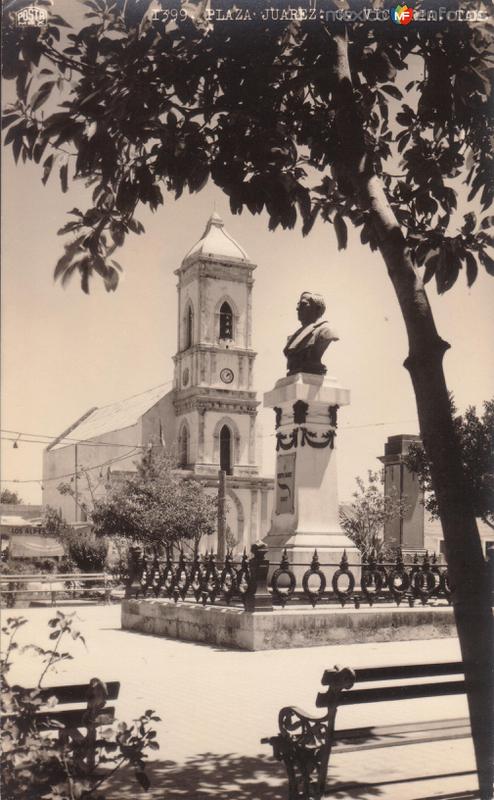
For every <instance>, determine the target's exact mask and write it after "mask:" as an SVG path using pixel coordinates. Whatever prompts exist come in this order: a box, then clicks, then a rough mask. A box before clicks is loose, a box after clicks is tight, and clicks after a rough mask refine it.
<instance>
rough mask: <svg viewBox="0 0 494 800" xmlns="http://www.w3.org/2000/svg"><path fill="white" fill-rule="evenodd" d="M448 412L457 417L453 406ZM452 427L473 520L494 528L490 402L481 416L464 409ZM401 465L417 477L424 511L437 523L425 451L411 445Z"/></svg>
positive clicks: (492, 404) (492, 410)
mask: <svg viewBox="0 0 494 800" xmlns="http://www.w3.org/2000/svg"><path fill="white" fill-rule="evenodd" d="M452 412H453V414H457V410H456V408H455V405H454V403H453V402H452ZM454 426H455V432H456V437H457V439H458V442H459V444H460V450H461V455H462V461H463V472H464V475H465V485H466V491H467V493H468V495H469V497H470V501H471V503H472V505H473V508H474V511H475V516H476V517H478V518H480V519H481V520H482V521H483V522H485V523H486V525H489V526H490V527H491V528H494V399H493V400H488V401H486V402H485V403H484V412H483V414H482V416H478V415H477V412H476V409H475V408H474V407H473V406H470V407H469V408H467V410H466V411H465V414H459V415H457V416H455V418H454ZM405 463H406V465H407V467H408V469H410V470H412V472H415V473H417V475H418V479H419V482H420V485H421V487H422V489H424V491H425V492H426V493H427V494H426V499H425V503H424V505H425V508H426V509H427V511H428V512H429V513H430V515H431V517H432V518H434V519H437V518H438V516H439V508H438V504H437V499H436V495H435V493H434V488H433V485H432V479H431V470H430V467H431V465H430V460H429V459H428V457H427V455H426V453H425V450H424V449H423V448H422V447H421V446H420V445H417V444H412V445H411V446H410V449H409V452H408V454H407V456H406V458H405Z"/></svg>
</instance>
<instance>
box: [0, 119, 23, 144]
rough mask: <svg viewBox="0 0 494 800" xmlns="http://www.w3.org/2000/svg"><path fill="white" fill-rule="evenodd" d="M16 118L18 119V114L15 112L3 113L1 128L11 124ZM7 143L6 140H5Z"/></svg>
mask: <svg viewBox="0 0 494 800" xmlns="http://www.w3.org/2000/svg"><path fill="white" fill-rule="evenodd" d="M16 119H19V114H18V113H17V112H16V113H15V114H5V115H4V116H3V117H2V130H4V128H7V127H8V126H9V125H12V123H13V122H15V120H16ZM6 143H7V144H8V142H6Z"/></svg>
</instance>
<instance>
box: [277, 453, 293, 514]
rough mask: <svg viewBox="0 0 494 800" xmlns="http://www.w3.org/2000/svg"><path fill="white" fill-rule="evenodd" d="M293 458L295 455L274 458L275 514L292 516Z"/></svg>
mask: <svg viewBox="0 0 494 800" xmlns="http://www.w3.org/2000/svg"><path fill="white" fill-rule="evenodd" d="M295 458H296V453H289V454H286V455H278V456H277V458H276V513H277V514H293V513H294V511H295Z"/></svg>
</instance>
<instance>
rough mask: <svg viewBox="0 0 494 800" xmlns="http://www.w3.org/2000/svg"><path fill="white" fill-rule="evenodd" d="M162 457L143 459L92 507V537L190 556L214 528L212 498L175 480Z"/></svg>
mask: <svg viewBox="0 0 494 800" xmlns="http://www.w3.org/2000/svg"><path fill="white" fill-rule="evenodd" d="M173 466H174V465H173V462H172V461H171V459H170V458H168V457H167V456H165V455H161V454H160V455H156V454H154V453H153V452H152V451H149V452H148V453H146V454H145V455H144V457H143V459H142V462H141V463H140V464H138V466H137V472H136V473H135V474H133V475H132V476H131V477H129V478H125V479H124V480H123V481H122V482H120V483H118V484H117V485H115V486H114V487H113V488H112V489H110V491H109V493H108V497H107V498H106V499H104V500H97V501H96V502H95V506H94V510H93V512H92V522H93V526H94V531H95V533H96V534H100V535H106V536H116V535H118V536H123V537H126V538H127V539H129V540H131V541H134V542H139V543H142V544H144V545H148V546H151V547H153V548H155V549H157V550H158V549H161V548H163V547H173V546H174V545H179V546H185V547H189V548H190V549H192V550H193V551H195V550H196V549H197V546H198V543H199V541H200V539H201V538H202V537H203V536H207V535H209V534H212V533H213V531H214V530H215V524H216V507H217V501H216V499H215V498H213V497H211V496H210V495H208V494H206V492H205V491H204V488H203V487H202V485H201V484H200V483H199V482H198V481H195V480H192V479H184V478H178V477H177V476H176V475H175V474H174V472H173Z"/></svg>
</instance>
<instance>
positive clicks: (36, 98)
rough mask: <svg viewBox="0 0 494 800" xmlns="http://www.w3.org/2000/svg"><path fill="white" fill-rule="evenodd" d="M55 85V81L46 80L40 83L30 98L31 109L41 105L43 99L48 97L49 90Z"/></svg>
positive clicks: (34, 109)
mask: <svg viewBox="0 0 494 800" xmlns="http://www.w3.org/2000/svg"><path fill="white" fill-rule="evenodd" d="M54 86H55V81H46V83H43V84H41V86H40V87H39V89H38V91H37V92H35V93H34V95H33V97H32V99H31V110H32V111H36V110H37V109H38V108H39V107H40V106H42V105H43V103H44V102H45V100H47V99H48V97H49V96H50V92H51V90H52V89H53V87H54Z"/></svg>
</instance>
